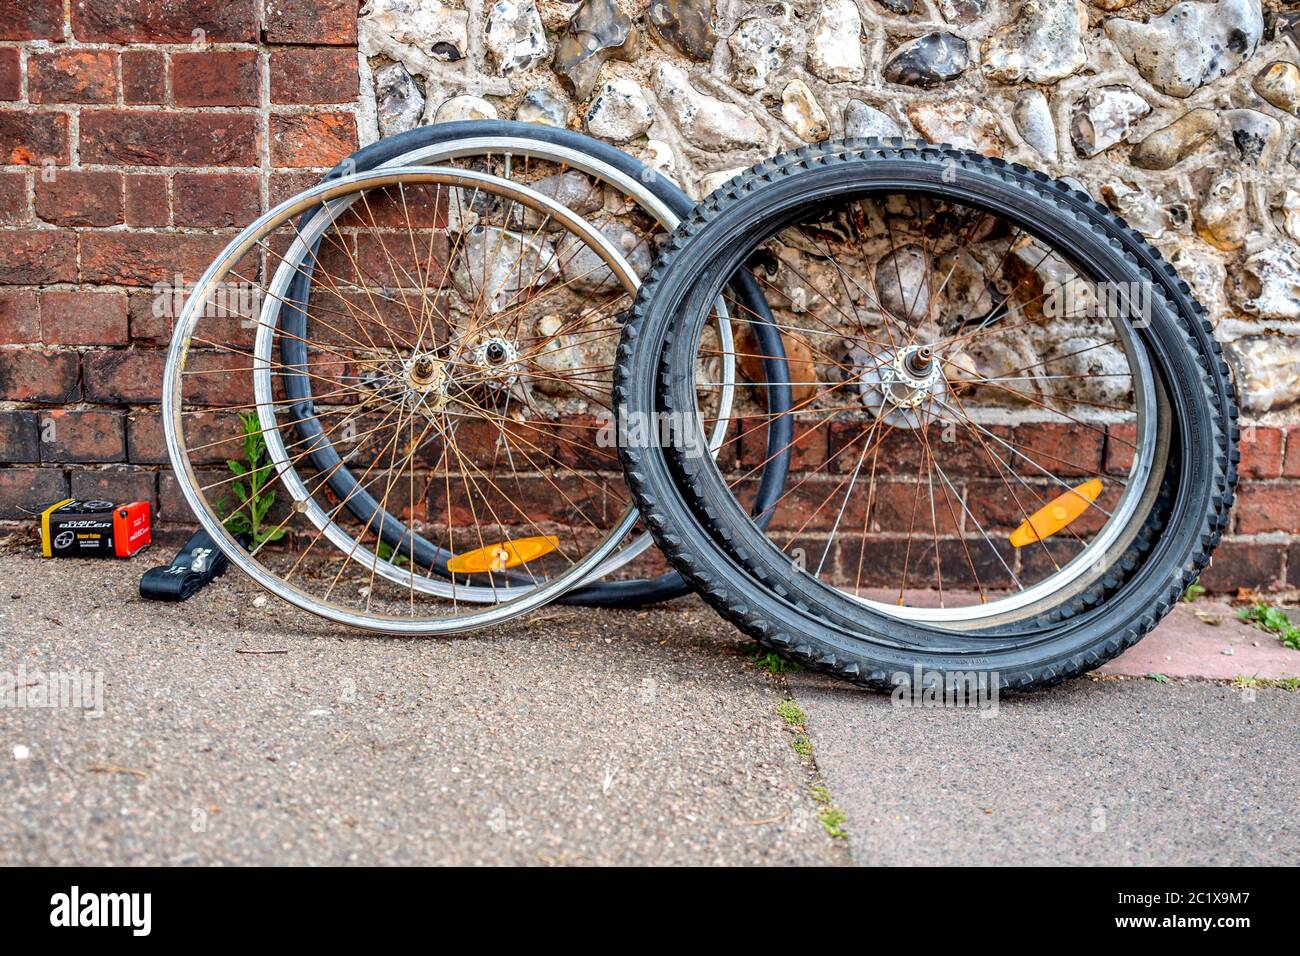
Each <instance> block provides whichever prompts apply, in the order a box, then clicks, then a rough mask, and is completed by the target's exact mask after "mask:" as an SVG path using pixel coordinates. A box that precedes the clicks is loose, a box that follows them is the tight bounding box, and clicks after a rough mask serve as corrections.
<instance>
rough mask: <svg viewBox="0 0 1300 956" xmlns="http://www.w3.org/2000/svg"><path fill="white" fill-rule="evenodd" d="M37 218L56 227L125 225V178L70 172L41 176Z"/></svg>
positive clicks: (111, 174)
mask: <svg viewBox="0 0 1300 956" xmlns="http://www.w3.org/2000/svg"><path fill="white" fill-rule="evenodd" d="M36 215H37V216H38V217H40V218H41V219H43V220H45V221H46V222H51V223H54V224H55V225H56V226H115V225H117V224H118V223H119V222H121V221H122V174H121V173H100V172H89V171H87V170H81V169H77V170H72V169H68V170H61V171H59V172H57V173H56V174H55V175H54V176H53V177H50V178H49V179H47V178H46V177H44V176H37V177H36Z"/></svg>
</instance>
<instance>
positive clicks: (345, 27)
mask: <svg viewBox="0 0 1300 956" xmlns="http://www.w3.org/2000/svg"><path fill="white" fill-rule="evenodd" d="M265 16H266V21H265V24H264V25H263V34H264V36H265V37H266V42H268V43H321V44H331V45H335V46H338V45H343V46H346V45H348V44H352V43H356V42H357V0H267V4H266V15H265Z"/></svg>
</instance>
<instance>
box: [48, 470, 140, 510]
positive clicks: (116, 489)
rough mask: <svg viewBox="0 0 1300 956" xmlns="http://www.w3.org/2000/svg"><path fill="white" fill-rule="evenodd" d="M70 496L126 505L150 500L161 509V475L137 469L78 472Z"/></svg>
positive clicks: (73, 475) (75, 472) (74, 473)
mask: <svg viewBox="0 0 1300 956" xmlns="http://www.w3.org/2000/svg"><path fill="white" fill-rule="evenodd" d="M69 494H71V495H72V497H74V498H100V499H103V500H105V501H112V502H116V503H117V504H125V503H127V502H130V501H147V502H149V507H150V509H152V510H155V511H156V510H157V509H158V473H157V472H154V471H143V470H140V469H135V468H124V469H116V468H115V469H113V470H112V471H74V472H73V473H72V483H71V487H70V488H69Z"/></svg>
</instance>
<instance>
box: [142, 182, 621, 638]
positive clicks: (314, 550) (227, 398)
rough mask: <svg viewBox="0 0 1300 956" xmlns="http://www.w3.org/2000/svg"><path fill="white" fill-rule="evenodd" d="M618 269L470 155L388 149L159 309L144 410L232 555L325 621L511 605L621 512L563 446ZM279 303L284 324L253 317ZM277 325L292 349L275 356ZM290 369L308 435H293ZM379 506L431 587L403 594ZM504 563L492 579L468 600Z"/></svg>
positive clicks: (611, 527)
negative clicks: (157, 365)
mask: <svg viewBox="0 0 1300 956" xmlns="http://www.w3.org/2000/svg"><path fill="white" fill-rule="evenodd" d="M303 213H308V214H309V220H310V222H311V223H312V224H313V225H312V231H311V232H310V233H306V234H304V233H303V232H302V231H301V230H300V229H299V227H298V226H297V225H296V220H297V219H298V218H299V217H300V216H301V215H302V214H303ZM313 249H315V250H316V251H315V252H312V251H311V250H313ZM306 259H310V261H311V263H312V274H313V278H314V280H315V281H314V283H313V287H312V289H311V291H310V295H309V296H308V297H307V298H306V299H305V300H295V301H292V302H291V303H289V302H288V300H286V299H285V298H284V287H285V285H286V284H287V279H286V275H285V273H284V271H283V270H282V269H281V268H279V267H280V266H281V265H283V264H284V263H285V262H294V261H305V260H306ZM637 281H638V280H637V276H636V272H635V271H634V270H633V269H632V267H631V266H630V265H629V264H628V262H627V260H626V258H625V257H624V255H623V254H622V252H621V251H620V249H618V248H617V247H616V246H615V245H614V243H612V242H611V241H610V240H609V239H608V238H607V237H606V236H605V235H603V234H602V233H601V232H600V231H599V230H598V229H596V228H595V227H593V226H592V225H590V224H589V223H587V222H586V221H585V220H583V219H581V218H579V217H578V216H576V215H574V214H573V213H572V212H570V211H569V210H568V209H567V208H565V207H564V206H563V205H561V204H560V203H558V202H556V201H555V200H553V199H550V198H548V197H546V196H544V195H542V194H540V193H538V192H537V191H535V190H531V189H528V188H527V187H525V186H522V185H520V184H517V183H510V182H507V181H505V180H502V179H499V178H497V177H493V176H491V175H488V174H485V173H481V172H475V171H470V170H452V169H439V168H428V167H405V168H402V169H400V170H377V171H373V172H370V173H363V174H358V175H356V176H351V177H345V178H342V179H338V180H335V181H333V182H330V183H324V184H322V185H320V186H317V187H315V188H313V189H310V190H307V191H306V192H304V193H301V194H299V195H298V196H296V197H294V198H292V199H290V200H287V201H286V202H284V203H282V204H281V205H279V206H277V207H276V208H275V209H273V210H271V211H270V212H268V213H267V214H266V215H264V216H262V217H261V218H260V219H258V220H257V222H255V223H253V224H252V225H251V226H249V227H248V228H247V229H246V230H244V232H242V233H241V234H240V235H239V236H237V237H236V238H235V239H234V240H232V242H231V243H230V244H229V245H228V246H227V248H226V249H225V250H224V251H223V252H222V254H221V255H220V256H219V257H218V258H217V260H216V261H215V262H214V263H213V264H212V265H211V266H210V267H209V269H208V270H207V272H206V273H205V274H204V276H203V277H202V279H201V280H200V281H199V283H198V284H197V285H196V287H195V289H194V291H193V293H192V294H191V296H190V297H189V299H188V300H187V302H186V307H185V309H184V311H183V313H182V315H181V317H180V319H179V321H178V323H177V328H176V332H175V334H174V337H173V340H172V345H171V349H170V352H169V354H168V360H167V366H166V371H165V376H164V391H163V417H164V425H165V429H166V436H167V442H168V450H169V453H170V455H171V459H172V464H173V466H174V468H175V471H176V474H177V478H178V480H179V482H180V487H181V490H182V492H183V493H184V495H185V498H186V500H187V501H188V503H189V504H190V506H191V508H192V509H193V510H194V512H195V514H196V515H197V516H198V518H199V520H200V522H201V523H202V524H203V526H204V527H205V529H206V530H207V531H208V532H209V533H211V534H212V535H213V537H214V539H216V540H217V542H218V543H219V544H220V545H221V547H222V549H223V550H224V551H225V552H226V553H227V555H228V556H229V557H230V559H231V561H232V562H234V563H235V564H237V565H238V566H239V567H240V568H242V569H243V570H244V571H245V572H247V573H248V574H249V575H250V576H251V577H253V578H254V580H256V581H257V582H258V583H259V584H261V585H262V586H263V587H265V588H267V589H268V590H270V591H272V592H273V593H275V594H277V595H279V596H280V597H283V598H284V599H286V600H288V601H290V602H292V603H294V604H296V605H298V606H299V607H302V608H304V609H306V610H309V611H312V612H314V613H317V614H320V615H322V616H325V617H328V618H330V619H332V620H336V621H340V622H342V623H347V624H350V625H353V626H357V627H363V628H369V629H372V630H377V631H384V632H387V633H393V634H408V635H414V634H434V633H447V632H453V631H459V630H464V629H467V628H470V627H476V626H481V625H484V624H490V623H496V622H499V621H503V620H507V619H509V618H511V617H514V616H517V615H519V614H522V613H525V612H526V611H528V610H530V609H532V608H535V607H538V606H540V605H541V604H544V603H546V602H547V601H550V600H553V599H554V598H555V597H557V596H559V595H560V594H562V593H563V592H564V591H565V590H566V589H567V588H570V587H572V586H574V585H575V584H577V583H578V582H579V581H581V580H583V579H584V578H585V577H586V576H587V575H589V574H590V573H591V571H592V570H593V569H594V568H596V567H598V566H599V565H600V564H601V563H602V562H603V561H605V560H606V559H608V558H609V556H610V555H612V554H613V553H614V552H615V551H616V550H617V549H618V548H619V547H621V546H623V545H625V544H626V541H627V538H628V536H629V534H630V532H631V530H632V528H633V525H634V523H635V520H636V515H635V512H633V511H632V510H630V509H629V508H628V507H626V494H625V493H624V492H622V486H621V482H619V481H614V482H605V481H602V480H600V479H599V478H598V477H594V476H593V475H592V474H591V473H590V472H589V469H588V467H587V465H588V463H589V462H588V458H587V457H586V456H587V455H588V453H589V451H590V450H591V449H593V448H597V447H598V446H599V444H600V441H599V435H598V431H597V428H596V426H594V425H593V424H592V421H591V419H592V414H593V409H601V408H607V406H608V388H609V385H608V380H609V357H610V355H611V354H612V350H613V332H611V326H609V325H607V323H608V322H609V320H610V316H611V315H618V314H621V312H622V310H623V309H625V308H626V306H627V304H628V301H629V299H630V295H631V293H632V292H634V291H635V289H636V286H637ZM285 304H291V305H293V306H294V307H295V308H297V309H299V310H301V311H302V312H303V313H304V314H305V315H306V316H307V325H306V331H307V335H305V336H302V335H298V334H297V333H296V332H292V331H287V330H285V329H284V328H282V327H280V326H279V325H277V324H276V323H275V322H274V321H268V320H267V319H268V317H271V318H272V319H273V318H274V317H275V316H276V315H278V309H279V307H281V306H283V305H285ZM612 328H614V330H615V331H616V329H617V327H616V326H614V327H612ZM289 340H292V341H294V342H297V343H299V344H302V345H304V346H305V350H303V349H297V348H295V349H292V350H291V353H290V355H288V356H287V355H286V354H285V350H284V348H283V346H284V343H285V342H286V341H289ZM302 380H308V381H311V382H312V383H314V384H313V394H312V398H311V409H310V412H311V417H312V420H313V421H314V422H315V423H316V424H317V426H318V427H319V429H320V431H319V432H315V433H309V434H297V433H295V432H294V427H295V426H296V425H297V424H299V422H298V421H297V420H296V415H297V412H296V411H295V410H301V408H302V400H301V399H300V398H299V397H296V396H295V395H292V394H290V392H291V390H292V388H293V383H295V382H301V381H302ZM322 440H328V441H330V442H331V444H332V447H334V448H335V449H336V450H337V449H338V448H339V447H340V446H342V447H343V448H344V449H345V450H344V452H343V454H341V455H340V456H339V461H340V462H346V463H348V464H349V465H350V466H351V468H352V469H353V471H354V473H355V474H356V476H357V477H356V484H355V485H354V486H353V489H352V491H351V492H349V493H350V494H360V493H362V492H364V493H366V494H369V495H371V496H373V497H374V498H375V500H376V501H378V502H379V505H380V507H379V509H378V511H377V512H375V513H374V514H373V515H371V516H370V517H368V518H359V517H357V516H356V515H354V514H352V513H351V512H350V511H349V510H348V508H347V499H346V498H340V497H338V496H336V495H335V494H334V493H333V491H332V489H331V488H330V486H329V483H328V477H329V472H327V471H321V470H318V469H316V468H313V467H312V466H311V463H310V456H311V452H312V451H313V450H315V449H316V447H317V443H318V442H320V441H322ZM240 449H242V451H243V453H244V456H245V457H244V459H243V460H242V461H241V460H239V459H238V458H237V457H236V456H237V455H238V454H239V450H240ZM221 461H228V463H229V464H228V468H229V470H228V471H226V472H218V473H213V472H212V471H210V470H208V468H207V466H209V465H212V464H216V463H219V462H221ZM539 501H543V502H549V505H546V506H538V504H537V503H538V502H539ZM390 508H391V509H392V510H391V512H390V511H389V509H390ZM390 513H391V514H396V515H398V516H399V518H400V520H402V521H404V522H405V526H406V527H408V528H414V527H416V526H417V525H418V526H420V527H421V529H422V531H423V532H424V533H425V534H426V536H429V537H431V538H433V539H434V540H437V541H438V542H439V548H440V551H439V554H438V560H439V562H440V566H441V568H442V570H443V571H444V572H445V573H446V574H447V575H448V576H449V580H448V581H447V582H446V584H447V591H446V594H445V595H440V596H438V597H432V596H430V595H429V594H428V593H427V592H424V591H423V589H422V582H425V581H427V580H429V574H430V571H429V569H427V568H420V567H417V566H415V565H413V564H412V563H411V561H410V535H411V534H412V532H411V531H410V530H408V532H407V535H408V537H407V539H406V540H400V541H399V542H398V543H397V545H396V546H395V547H392V546H389V545H387V544H386V543H385V538H384V532H383V525H384V523H385V520H386V519H385V515H388V514H390ZM236 533H239V534H241V535H243V536H245V537H246V538H247V539H251V545H250V547H249V548H248V550H245V549H244V548H243V547H241V546H240V544H239V542H238V540H237V538H236V537H235V534H236ZM331 546H332V547H333V550H332V551H331V550H330V547H331ZM507 574H508V575H509V576H510V579H511V580H510V582H509V583H510V584H511V594H510V596H509V598H508V599H503V600H501V601H500V602H499V603H494V604H491V605H487V606H484V605H482V604H480V603H476V602H477V601H478V600H479V596H478V592H481V591H483V590H486V591H488V592H491V591H493V590H494V589H497V588H499V587H503V586H504V585H505V583H506V582H507V579H506V577H505V575H507ZM521 574H522V575H525V576H526V578H527V580H528V581H529V582H530V584H529V586H527V587H520V586H518V585H517V584H516V583H515V580H514V579H517V577H518V575H521Z"/></svg>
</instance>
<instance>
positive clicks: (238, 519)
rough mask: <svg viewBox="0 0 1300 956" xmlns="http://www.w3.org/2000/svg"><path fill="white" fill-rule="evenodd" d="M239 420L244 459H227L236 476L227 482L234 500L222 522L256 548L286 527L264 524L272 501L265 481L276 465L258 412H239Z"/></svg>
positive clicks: (271, 495)
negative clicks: (242, 436) (248, 540)
mask: <svg viewBox="0 0 1300 956" xmlns="http://www.w3.org/2000/svg"><path fill="white" fill-rule="evenodd" d="M239 423H240V425H241V427H242V428H243V430H244V460H243V461H238V460H236V459H234V458H230V459H228V460H227V461H226V467H227V468H229V469H230V470H231V472H232V473H234V474H235V475H237V476H238V478H237V479H236V480H235V481H233V482H231V485H230V487H231V490H232V491H234V493H235V499H236V501H237V503H236V505H235V506H234V509H233V510H232V511H231V513H230V514H229V515H228V516H227V517H226V519H225V520H224V521H223V522H222V523H223V524H224V525H225V526H226V530H227V531H229V532H230V533H231V534H243V535H247V536H248V538H249V539H250V540H251V541H252V543H253V544H252V550H254V551H256V550H257V549H258V548H260V547H261V546H262V545H263V544H266V543H267V542H270V541H279V540H280V539H281V538H283V537H284V535H285V529H284V528H283V527H278V528H269V527H267V524H268V522H267V520H266V516H267V515H268V514H269V513H270V511H271V506H272V505H274V504H275V490H274V489H272V488H268V487H266V485H267V483H268V482H269V481H271V479H272V478H273V477H274V467H275V466H274V465H273V464H272V462H271V459H270V456H269V455H268V454H267V452H266V440H265V439H264V438H263V437H262V425H261V422H260V421H259V420H258V417H257V413H256V412H248V413H247V414H245V415H240V416H239Z"/></svg>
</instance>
